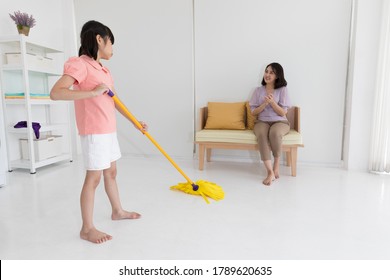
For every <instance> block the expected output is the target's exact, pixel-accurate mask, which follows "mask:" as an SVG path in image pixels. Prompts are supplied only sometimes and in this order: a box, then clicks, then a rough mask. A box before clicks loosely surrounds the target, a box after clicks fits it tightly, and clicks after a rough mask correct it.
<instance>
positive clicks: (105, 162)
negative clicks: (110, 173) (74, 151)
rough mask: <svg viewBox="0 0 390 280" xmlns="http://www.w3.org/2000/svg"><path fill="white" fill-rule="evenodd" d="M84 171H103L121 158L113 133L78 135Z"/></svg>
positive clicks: (116, 139) (115, 136)
mask: <svg viewBox="0 0 390 280" xmlns="http://www.w3.org/2000/svg"><path fill="white" fill-rule="evenodd" d="M80 140H81V148H82V150H83V158H84V165H85V169H87V170H104V169H108V168H110V166H111V162H113V161H117V160H118V159H120V157H121V151H120V148H119V143H118V138H117V135H116V132H115V133H109V134H90V135H80Z"/></svg>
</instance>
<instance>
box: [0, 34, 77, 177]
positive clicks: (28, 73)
mask: <svg viewBox="0 0 390 280" xmlns="http://www.w3.org/2000/svg"><path fill="white" fill-rule="evenodd" d="M10 56H12V57H10ZM15 57H16V60H15ZM11 58H12V59H11ZM63 62H64V56H63V52H62V51H61V50H58V49H56V48H51V47H47V46H44V45H42V44H39V43H36V42H33V41H31V39H30V38H29V37H26V36H25V35H17V36H7V37H6V36H1V37H0V85H1V87H0V92H1V99H2V100H1V101H2V102H1V103H2V111H3V121H4V128H5V131H4V132H5V136H6V137H5V139H6V149H7V162H8V171H12V170H13V169H15V168H23V169H29V170H30V173H31V174H35V173H36V169H37V168H39V167H43V166H47V165H50V164H53V163H57V162H61V161H72V147H71V145H72V144H71V143H72V141H71V136H72V135H71V125H70V112H69V110H70V104H69V102H65V101H52V100H50V99H49V98H48V95H49V93H50V89H51V87H52V85H53V84H54V83H55V81H56V80H57V79H58V78H59V77H60V76H61V75H62V66H63ZM21 94H24V96H20V95H21ZM42 95H46V96H42ZM36 96H39V98H37V97H36ZM19 121H27V127H26V128H14V125H15V124H16V123H18V122H19ZM33 122H38V123H39V124H40V125H41V128H40V129H39V133H40V136H41V137H40V139H42V138H45V137H50V136H51V135H53V136H54V135H60V136H61V137H60V138H58V139H61V145H60V146H59V147H60V148H61V151H58V153H56V154H55V155H53V156H51V157H49V158H45V159H42V160H39V161H38V160H36V159H37V155H36V150H35V148H34V142H35V141H36V136H35V133H34V131H33V128H32V126H33ZM20 139H27V142H28V144H27V146H28V159H26V158H25V157H23V155H22V147H21V143H20V142H21V141H20ZM58 141H59V140H58Z"/></svg>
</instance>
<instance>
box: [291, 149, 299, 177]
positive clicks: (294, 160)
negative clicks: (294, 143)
mask: <svg viewBox="0 0 390 280" xmlns="http://www.w3.org/2000/svg"><path fill="white" fill-rule="evenodd" d="M290 151H291V175H292V176H293V177H295V176H297V157H298V155H297V154H298V148H297V147H292V148H290Z"/></svg>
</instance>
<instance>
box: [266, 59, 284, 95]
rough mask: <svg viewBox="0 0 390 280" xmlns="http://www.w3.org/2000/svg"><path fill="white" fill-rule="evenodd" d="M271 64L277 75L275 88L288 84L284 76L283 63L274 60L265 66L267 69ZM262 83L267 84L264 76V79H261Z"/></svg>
mask: <svg viewBox="0 0 390 280" xmlns="http://www.w3.org/2000/svg"><path fill="white" fill-rule="evenodd" d="M269 66H271V68H272V71H274V73H275V75H276V80H275V89H277V88H281V87H285V86H287V81H286V79H285V78H284V71H283V67H282V65H280V64H279V63H277V62H272V63H270V64H268V65H267V66H266V67H265V69H266V70H267V68H268V67H269ZM261 84H262V85H263V86H265V85H266V83H265V81H264V77H263V80H262V81H261Z"/></svg>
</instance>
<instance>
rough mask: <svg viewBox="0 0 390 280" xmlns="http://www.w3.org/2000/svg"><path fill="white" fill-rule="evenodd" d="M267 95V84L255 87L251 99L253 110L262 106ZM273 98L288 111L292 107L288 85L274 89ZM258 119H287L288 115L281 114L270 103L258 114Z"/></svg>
mask: <svg viewBox="0 0 390 280" xmlns="http://www.w3.org/2000/svg"><path fill="white" fill-rule="evenodd" d="M266 96H267V92H266V90H265V86H261V87H258V88H256V89H255V91H254V92H253V95H252V98H251V99H250V101H249V106H250V107H251V111H252V112H253V110H254V109H255V108H257V107H259V106H260V104H262V103H263V102H264V98H265V97H266ZM273 98H274V100H275V102H276V103H277V104H278V105H279V106H280V107H282V108H283V109H284V110H285V111H286V112H287V110H288V108H290V107H291V103H290V98H289V97H288V91H287V87H281V88H278V89H275V90H274V93H273ZM257 119H258V120H261V121H264V122H274V121H285V120H287V118H286V116H284V117H282V116H279V115H278V114H277V113H276V112H275V111H274V109H273V108H272V107H271V105H270V104H268V105H267V106H266V107H265V108H264V110H263V111H262V112H260V114H259V115H258V116H257Z"/></svg>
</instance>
